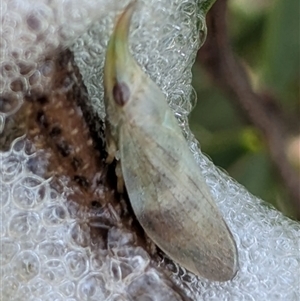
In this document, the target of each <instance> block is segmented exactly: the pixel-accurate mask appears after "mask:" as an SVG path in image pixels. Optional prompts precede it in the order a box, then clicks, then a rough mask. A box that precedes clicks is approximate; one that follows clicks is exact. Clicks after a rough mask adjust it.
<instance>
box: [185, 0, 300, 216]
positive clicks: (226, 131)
mask: <svg viewBox="0 0 300 301" xmlns="http://www.w3.org/2000/svg"><path fill="white" fill-rule="evenodd" d="M228 9H229V14H228V30H229V35H230V39H231V44H232V47H233V49H234V52H235V53H236V54H237V55H238V56H239V57H240V59H241V60H242V62H243V64H244V65H245V66H246V68H247V70H248V73H249V75H250V79H251V81H252V84H253V88H254V90H257V91H268V92H270V93H271V94H272V95H275V96H276V99H278V101H279V106H280V107H281V109H282V111H283V112H284V114H285V115H286V116H287V120H288V121H289V122H290V123H291V124H288V126H289V127H291V128H295V127H297V122H296V123H295V120H297V119H299V98H300V93H299V81H300V75H299V66H300V60H299V51H300V46H299V45H300V42H299V40H300V38H299V37H300V22H299V19H300V14H299V12H300V1H299V0H288V1H286V0H275V1H274V0H273V1H272V0H255V1H254V0H253V1H249V0H230V1H229V2H228ZM208 34H209V33H208ZM193 86H194V88H195V90H196V92H197V96H198V102H197V105H196V107H195V108H194V110H193V111H192V113H191V116H190V123H191V129H192V131H193V133H194V134H195V136H196V137H197V139H198V140H199V141H200V144H201V149H202V151H203V152H204V153H206V154H207V155H208V156H209V157H211V158H212V160H213V162H214V163H215V165H217V166H219V167H222V168H224V169H225V170H227V172H228V173H229V174H230V175H231V176H232V177H233V178H235V179H236V180H237V181H238V182H239V183H241V184H243V185H244V186H245V187H246V188H247V189H248V190H249V191H250V192H251V193H253V194H254V195H256V196H259V197H261V198H262V199H264V200H266V201H268V202H270V203H272V204H273V205H274V206H275V207H277V208H278V209H279V210H281V211H282V212H283V213H284V214H286V215H289V216H292V215H293V207H292V206H291V204H290V201H289V196H288V193H287V191H286V190H285V188H284V186H283V184H282V181H281V179H280V178H279V176H278V174H277V171H276V170H275V168H274V166H273V164H272V162H271V161H270V158H269V157H270V156H269V152H268V149H267V146H266V144H265V141H264V139H263V137H262V136H261V135H260V133H259V131H258V130H257V129H256V128H255V127H254V126H252V125H251V124H249V123H248V122H247V120H246V119H244V116H243V115H242V114H241V110H240V108H238V107H235V105H234V104H233V102H232V101H231V100H230V99H228V98H227V97H226V95H224V94H223V93H222V91H220V90H219V89H218V88H217V87H216V86H215V85H214V83H213V82H212V81H211V80H210V78H209V77H208V76H207V74H206V73H205V70H204V69H203V68H202V67H201V65H200V64H199V63H196V64H195V65H194V68H193ZM298 133H299V132H298ZM299 139H300V138H299ZM286 147H288V145H287V146H286ZM297 150H298V152H300V150H299V148H298V149H297V148H296V155H295V158H293V160H295V162H294V167H295V169H298V171H299V164H298V163H299V162H298V163H297V161H298V160H299V157H297ZM299 189H300V183H299Z"/></svg>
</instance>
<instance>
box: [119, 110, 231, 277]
mask: <svg viewBox="0 0 300 301" xmlns="http://www.w3.org/2000/svg"><path fill="white" fill-rule="evenodd" d="M168 113H169V114H172V113H171V111H170V112H167V113H166V114H168ZM172 117H173V118H174V119H175V117H174V116H172ZM172 117H171V119H172ZM172 122H173V120H172ZM178 131H180V129H179V127H178V129H175V130H173V129H171V128H169V127H167V126H162V125H159V124H156V123H153V124H149V123H147V125H145V126H144V127H136V126H134V124H133V123H131V124H123V127H122V130H121V133H120V156H121V158H120V159H121V166H122V172H123V177H124V181H125V185H126V188H127V192H128V195H129V198H130V201H131V204H132V207H133V210H134V212H135V214H136V217H137V219H138V220H139V222H140V223H141V225H142V227H143V228H144V230H145V232H146V233H147V234H148V236H149V237H150V238H151V239H152V240H153V241H154V242H155V243H156V244H157V245H158V246H159V247H160V248H161V249H162V250H163V251H164V252H165V253H166V254H168V255H169V256H170V258H172V259H173V260H175V261H176V262H178V263H179V264H181V265H182V266H184V267H185V268H187V269H188V270H190V271H192V272H194V273H195V274H197V275H200V276H204V277H206V278H208V279H211V280H216V281H225V280H229V279H231V278H232V277H233V276H234V274H235V273H236V269H237V258H236V257H237V255H236V253H237V252H236V246H235V242H234V240H233V238H232V235H231V233H230V231H229V229H228V227H227V225H226V224H225V222H224V220H223V218H222V216H221V214H220V213H219V211H218V209H217V207H216V205H215V204H214V202H213V200H212V198H211V195H210V193H209V191H208V187H207V185H206V184H205V182H204V179H203V177H202V175H201V172H200V170H199V167H198V166H197V164H196V162H195V160H194V158H193V155H192V153H191V152H190V150H189V148H188V146H187V143H186V141H185V139H184V137H183V135H182V134H181V132H178Z"/></svg>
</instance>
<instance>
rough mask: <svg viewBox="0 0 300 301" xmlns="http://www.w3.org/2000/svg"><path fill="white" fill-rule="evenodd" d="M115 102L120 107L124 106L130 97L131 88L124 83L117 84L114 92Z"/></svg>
mask: <svg viewBox="0 0 300 301" xmlns="http://www.w3.org/2000/svg"><path fill="white" fill-rule="evenodd" d="M112 93H113V97H114V100H115V102H116V104H118V105H119V106H124V105H125V104H126V103H127V102H128V100H129V97H130V91H129V87H128V86H127V85H126V84H125V83H123V82H120V83H118V82H117V83H116V84H115V85H114V87H113V90H112Z"/></svg>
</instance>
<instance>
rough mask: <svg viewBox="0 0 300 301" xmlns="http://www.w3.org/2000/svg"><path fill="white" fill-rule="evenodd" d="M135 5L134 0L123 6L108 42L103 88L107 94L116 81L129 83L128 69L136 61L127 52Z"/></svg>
mask: <svg viewBox="0 0 300 301" xmlns="http://www.w3.org/2000/svg"><path fill="white" fill-rule="evenodd" d="M135 7H136V1H132V2H131V3H130V4H129V5H128V6H127V7H126V8H125V10H124V12H123V13H122V14H121V15H120V17H119V19H118V21H117V23H116V26H115V28H114V31H113V34H112V36H111V38H110V40H109V42H108V46H107V52H106V58H105V66H104V89H105V91H106V93H107V95H108V94H111V93H112V90H113V87H114V85H115V84H116V83H120V82H124V83H127V84H129V83H130V79H132V77H131V72H130V71H134V68H133V67H134V66H135V65H136V63H135V61H134V59H133V58H132V56H131V54H130V52H129V46H128V35H129V27H130V21H131V17H132V14H133V12H134V10H135Z"/></svg>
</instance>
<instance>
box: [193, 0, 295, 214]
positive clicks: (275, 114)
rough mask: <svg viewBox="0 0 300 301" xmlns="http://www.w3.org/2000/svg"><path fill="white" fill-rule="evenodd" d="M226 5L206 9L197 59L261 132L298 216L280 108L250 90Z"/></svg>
mask: <svg viewBox="0 0 300 301" xmlns="http://www.w3.org/2000/svg"><path fill="white" fill-rule="evenodd" d="M226 5H227V0H218V1H217V2H216V3H215V5H214V6H213V7H212V9H211V10H210V12H209V13H208V15H207V26H208V37H207V40H206V42H205V44H204V46H203V47H202V48H201V50H200V51H199V53H198V56H197V61H198V62H201V64H202V65H203V66H204V67H205V68H206V70H207V71H208V73H209V74H210V76H211V77H212V78H213V80H214V82H215V83H216V84H217V85H218V86H219V87H220V88H221V89H222V90H223V91H224V92H225V93H227V94H228V95H230V97H231V99H232V100H234V101H235V102H236V103H237V104H238V105H239V107H241V108H242V110H243V111H244V113H245V114H246V116H247V117H248V119H249V121H250V122H251V123H252V124H253V125H254V126H255V127H257V128H258V129H260V130H261V132H262V133H263V135H264V137H265V139H266V141H267V145H268V147H269V152H270V156H271V159H272V161H273V163H274V165H275V167H276V168H277V170H278V172H279V174H280V176H281V178H282V180H283V182H284V184H285V186H286V188H287V190H288V192H289V194H290V197H291V200H292V202H293V207H294V208H295V218H298V219H300V187H299V186H300V185H299V177H298V175H297V173H296V172H295V171H294V170H293V168H292V166H290V164H289V162H288V159H287V156H286V152H285V145H286V143H285V142H286V141H287V139H288V133H287V131H286V128H287V127H286V125H285V121H284V119H283V117H282V112H281V110H280V109H279V108H278V106H277V102H276V100H275V99H274V98H272V97H271V96H270V95H268V96H267V95H264V94H258V93H255V92H254V91H253V89H252V87H251V84H250V82H249V79H248V76H247V74H246V71H245V69H244V68H243V66H242V65H241V63H240V62H239V60H238V59H237V58H236V57H235V55H234V53H233V51H232V48H231V46H230V43H229V38H228V34H227V26H226Z"/></svg>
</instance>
